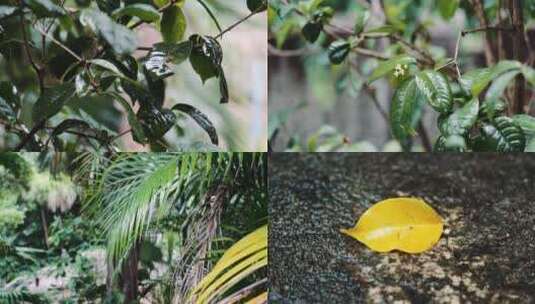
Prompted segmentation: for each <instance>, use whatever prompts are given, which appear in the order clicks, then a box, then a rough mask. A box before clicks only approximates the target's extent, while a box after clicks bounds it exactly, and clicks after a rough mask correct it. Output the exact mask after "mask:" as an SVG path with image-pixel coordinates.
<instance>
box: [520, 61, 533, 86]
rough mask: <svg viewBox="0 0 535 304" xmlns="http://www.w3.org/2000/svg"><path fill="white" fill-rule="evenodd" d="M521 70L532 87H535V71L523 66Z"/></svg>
mask: <svg viewBox="0 0 535 304" xmlns="http://www.w3.org/2000/svg"><path fill="white" fill-rule="evenodd" d="M521 70H522V74H523V75H524V78H526V80H527V81H528V82H529V83H530V84H531V85H532V86H535V69H533V68H532V67H529V66H527V65H523V66H522V68H521Z"/></svg>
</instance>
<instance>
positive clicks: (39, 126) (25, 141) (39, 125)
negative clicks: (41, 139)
mask: <svg viewBox="0 0 535 304" xmlns="http://www.w3.org/2000/svg"><path fill="white" fill-rule="evenodd" d="M45 123H46V120H45V119H43V120H41V121H40V122H39V123H37V124H36V125H35V126H34V127H33V128H32V129H31V130H30V132H29V133H28V134H26V136H25V137H24V138H23V139H22V141H21V142H20V143H19V144H18V145H17V146H16V147H15V149H14V150H15V152H19V151H20V150H22V148H24V146H26V145H27V144H28V142H29V141H30V140H31V139H32V138H33V136H34V135H35V134H36V133H37V132H39V130H41V129H42V128H43V127H44V126H45Z"/></svg>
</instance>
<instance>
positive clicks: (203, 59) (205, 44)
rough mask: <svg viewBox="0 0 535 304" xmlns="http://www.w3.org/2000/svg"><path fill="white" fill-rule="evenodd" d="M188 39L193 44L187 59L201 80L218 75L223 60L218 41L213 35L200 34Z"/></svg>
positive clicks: (204, 80)
mask: <svg viewBox="0 0 535 304" xmlns="http://www.w3.org/2000/svg"><path fill="white" fill-rule="evenodd" d="M189 41H191V42H192V45H193V47H192V49H191V54H190V57H189V60H190V63H191V66H192V67H193V69H194V70H195V72H196V73H197V74H199V76H200V77H201V80H202V82H203V83H204V82H206V80H208V79H210V78H212V77H217V76H219V74H218V73H219V71H220V66H221V62H222V60H223V51H222V49H221V45H220V44H219V42H217V40H215V39H214V38H213V37H210V36H200V35H192V36H191V37H190V38H189Z"/></svg>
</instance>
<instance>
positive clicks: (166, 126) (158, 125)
mask: <svg viewBox="0 0 535 304" xmlns="http://www.w3.org/2000/svg"><path fill="white" fill-rule="evenodd" d="M137 118H138V119H139V122H140V123H141V125H142V126H143V132H144V133H145V135H146V136H147V138H148V140H149V141H150V142H156V141H158V140H159V139H161V138H162V137H163V136H164V135H165V133H167V132H168V131H169V130H170V129H171V127H173V125H174V124H175V122H176V115H175V114H174V113H173V112H172V111H171V110H169V109H161V110H160V109H158V108H156V107H150V108H147V107H145V108H141V109H140V110H139V112H138V113H137ZM134 139H135V138H134ZM136 140H137V139H136Z"/></svg>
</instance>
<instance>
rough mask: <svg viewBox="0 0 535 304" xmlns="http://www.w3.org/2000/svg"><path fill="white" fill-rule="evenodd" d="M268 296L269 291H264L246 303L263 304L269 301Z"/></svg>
mask: <svg viewBox="0 0 535 304" xmlns="http://www.w3.org/2000/svg"><path fill="white" fill-rule="evenodd" d="M267 297H268V293H267V291H266V292H264V293H261V294H259V295H257V296H256V297H254V298H252V299H250V300H249V301H247V303H246V304H262V303H267Z"/></svg>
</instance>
